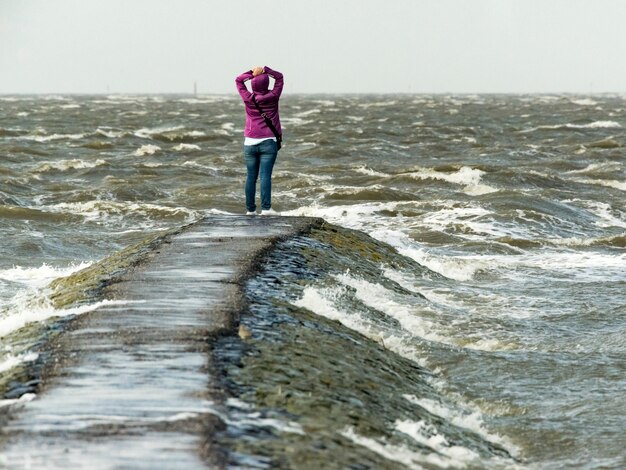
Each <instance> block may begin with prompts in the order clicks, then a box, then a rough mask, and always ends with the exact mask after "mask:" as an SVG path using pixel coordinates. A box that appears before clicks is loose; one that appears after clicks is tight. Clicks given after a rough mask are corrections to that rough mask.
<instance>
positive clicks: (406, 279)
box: [0, 94, 626, 469]
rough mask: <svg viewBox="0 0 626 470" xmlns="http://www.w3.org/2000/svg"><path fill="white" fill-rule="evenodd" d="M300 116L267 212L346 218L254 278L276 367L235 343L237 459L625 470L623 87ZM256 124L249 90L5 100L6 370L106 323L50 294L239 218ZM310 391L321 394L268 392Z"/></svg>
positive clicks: (1, 316)
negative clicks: (92, 321)
mask: <svg viewBox="0 0 626 470" xmlns="http://www.w3.org/2000/svg"><path fill="white" fill-rule="evenodd" d="M281 116H282V124H283V127H284V132H285V140H284V148H283V149H282V150H281V151H280V153H279V157H278V160H277V163H276V166H275V169H274V177H273V208H274V209H276V210H277V211H279V212H280V213H281V214H282V215H285V216H300V215H302V216H313V217H322V218H324V219H325V220H326V221H327V222H329V223H330V224H332V225H331V227H336V228H335V229H326V230H318V231H316V232H314V233H311V234H308V235H303V236H300V237H296V238H295V239H293V240H287V241H284V242H281V243H280V244H279V245H278V246H277V247H276V250H274V252H272V253H270V254H269V255H268V256H267V258H266V259H265V260H264V261H263V263H262V264H261V265H260V266H259V273H258V275H257V276H255V277H253V278H251V279H250V280H249V282H248V284H247V293H248V294H247V295H248V296H249V299H250V309H249V312H247V313H246V314H245V315H242V320H241V321H242V323H243V324H245V325H247V326H248V328H249V329H250V330H251V331H252V332H253V333H254V334H256V335H257V336H258V337H259V338H260V339H259V340H258V341H259V344H258V348H257V349H256V351H257V353H256V354H254V355H250V354H249V350H248V349H246V348H243V347H242V346H241V345H240V344H239V343H238V341H239V340H238V338H237V337H231V338H223V339H221V340H219V342H218V344H217V346H216V356H217V357H218V358H220V359H219V361H218V362H219V363H220V364H222V366H221V367H223V368H224V370H225V371H227V372H228V371H230V372H228V373H229V374H230V375H229V376H230V377H231V379H230V382H229V384H230V385H229V387H230V391H231V394H232V395H234V396H236V397H237V398H232V400H233V401H232V403H231V405H232V406H231V409H232V410H233V416H234V415H235V414H237V413H240V414H241V413H243V414H245V415H246V416H247V418H246V422H247V423H248V427H245V429H244V428H237V429H238V430H231V431H229V433H227V434H228V435H225V436H224V441H223V442H224V445H227V446H229V447H230V448H232V449H236V451H233V455H237V456H239V457H233V459H234V460H233V461H237V462H238V463H237V464H238V465H243V466H245V465H247V464H249V465H250V466H258V467H263V466H264V465H266V466H271V464H270V463H268V462H270V461H271V459H270V460H267V459H266V460H264V459H263V458H260V457H259V458H256V459H255V458H254V457H250V455H257V454H259V452H261V451H259V450H258V449H257V450H256V451H254V452H251V451H250V450H249V449H250V448H254V447H255V446H260V444H259V442H261V441H262V444H263V445H262V446H261V447H263V448H264V449H266V450H267V449H271V450H267V451H268V452H273V454H271V455H272V456H275V457H276V458H279V459H283V460H281V461H283V462H288V463H289V465H287V464H286V465H287V466H294V467H298V463H297V462H298V461H297V460H290V459H295V457H294V456H293V455H291V454H289V452H288V451H287V450H285V447H284V445H278V444H277V445H274V446H272V445H268V439H269V440H271V439H275V440H276V442H283V443H284V439H283V438H284V436H283V435H288V436H291V437H290V438H289V442H290V443H291V445H293V446H295V448H296V449H310V448H311V446H312V445H313V444H312V443H311V442H312V437H311V436H317V437H316V439H318V438H319V442H323V443H324V446H323V447H319V449H318V450H319V452H321V454H319V456H318V457H315V455H312V456H311V457H310V459H311V460H310V461H309V463H310V462H314V461H315V459H316V458H328V459H330V460H332V461H334V462H336V463H337V466H343V465H345V467H348V466H351V465H352V466H353V468H360V467H358V466H355V465H357V464H359V462H360V461H369V462H376V465H375V466H376V467H378V468H422V467H424V468H554V469H556V468H607V469H613V468H614V469H618V468H624V467H626V453H625V451H624V449H625V448H626V393H625V391H626V250H625V248H626V150H625V149H626V136H625V133H624V128H625V127H626V96H624V95H592V96H579V95H558V94H556V95H404V94H402V95H286V96H284V98H283V99H282V101H281ZM243 126H244V112H243V105H242V103H241V101H240V99H239V97H238V96H236V95H235V94H233V95H228V96H226V95H224V96H222V95H215V96H213V95H206V96H204V95H203V96H197V97H190V96H178V95H162V96H161V95H149V96H146V95H111V96H71V95H64V96H56V95H50V96H26V95H21V96H1V97H0V156H1V158H0V239H1V240H2V242H1V243H0V338H4V339H0V341H2V343H0V345H1V347H0V376H1V375H2V374H7V373H10V371H11V370H12V369H13V368H14V367H17V366H19V365H23V364H27V363H29V362H30V361H33V360H34V359H35V358H36V357H37V351H36V348H34V349H32V350H24V349H19V351H18V349H17V348H16V347H15V346H14V345H12V344H11V342H10V341H8V340H7V339H6V338H10V337H11V334H13V333H14V332H15V331H17V330H19V329H20V328H21V327H23V326H24V325H27V324H29V323H32V322H44V321H46V320H47V319H49V318H52V317H56V316H68V315H80V314H81V313H82V312H85V311H88V310H89V309H90V308H91V307H90V306H85V305H83V306H80V307H76V308H74V309H71V310H67V311H58V310H55V309H54V308H53V307H52V306H51V305H50V303H49V302H48V301H47V298H46V295H47V293H48V290H47V288H46V287H47V285H48V284H49V283H50V282H51V281H52V280H54V279H56V278H59V277H62V276H66V275H68V274H70V273H72V272H75V271H77V270H80V269H82V268H84V267H86V266H89V265H90V264H92V263H94V262H96V261H98V260H101V259H103V258H106V257H107V256H110V255H111V254H113V253H115V252H117V251H119V250H121V249H123V248H124V247H126V246H128V245H131V244H133V243H137V242H139V241H141V240H143V239H145V238H146V237H148V236H149V235H151V234H154V233H156V232H158V231H160V230H164V229H170V228H174V227H180V226H182V225H184V224H188V223H191V222H194V221H196V220H199V219H200V218H202V217H205V216H211V215H229V214H243V213H245V206H244V198H243V185H244V180H245V175H246V171H245V165H244V161H243V156H242V143H243V137H242V133H243ZM322 334H323V335H324V336H323V338H322V337H321V336H320V335H322ZM294 338H298V339H297V341H296V340H295V339H294ZM287 339H291V340H293V341H291V340H289V341H287ZM322 343H323V344H324V347H323V348H322V347H321V344H322ZM220 348H221V349H220ZM316 348H317V349H316ZM335 349H336V350H335ZM314 350H315V351H317V353H316V354H314V355H308V356H307V351H309V352H310V351H314ZM222 351H228V354H227V353H223V354H222ZM220 354H221V356H220ZM352 354H353V356H351V355H352ZM342 355H343V356H342ZM235 356H236V361H239V363H240V362H241V361H243V363H245V364H249V365H250V371H251V372H250V373H249V374H248V373H243V372H239V371H235V369H238V366H237V367H235V366H234V365H233V364H234V363H233V362H232V361H233V360H235V359H233V357H235ZM248 356H249V357H248ZM313 356H314V357H313ZM270 357H271V359H270ZM338 357H339V358H342V360H341V361H340V362H341V363H340V364H339V363H337V364H335V362H334V361H336V360H337V358H338ZM229 361H231V362H229ZM246 361H247V362H246ZM254 361H256V362H254ZM259 361H260V362H259ZM299 361H300V362H299ZM329 364H332V367H331V366H330V365H329ZM385 364H386V365H385ZM305 365H306V366H305ZM253 366H254V367H253ZM329 367H330V368H329ZM333 367H334V368H335V369H336V370H337V371H340V372H338V374H339V375H340V376H341V377H342V379H341V383H339V382H338V378H337V376H334V375H332V373H331V372H328V371H330V370H331V369H333ZM386 367H389V370H393V371H395V373H394V374H391V373H389V374H387V375H385V374H383V373H382V372H383V371H385V370H386ZM327 368H329V369H328V370H327ZM335 369H333V370H335ZM243 370H246V369H245V367H244V369H243ZM259 370H261V371H264V373H265V374H266V375H261V376H259V377H256V378H257V379H258V380H253V378H254V377H255V376H254V374H253V372H252V371H257V372H256V373H257V374H258V373H259V372H258V371H259ZM286 370H297V371H298V373H297V374H296V373H295V372H294V373H293V374H291V375H289V374H287V376H289V377H291V378H290V379H285V378H284V377H283V379H284V380H283V379H281V380H282V381H280V380H279V381H278V382H276V381H273V380H274V379H276V380H278V379H277V377H278V376H279V375H281V374H284V373H285V371H286ZM320 371H321V372H320ZM298 374H300V375H298ZM297 375H298V377H299V376H302V377H303V380H304V378H306V379H307V380H309V382H307V385H306V387H309V388H308V395H306V397H305V394H300V395H302V396H300V395H298V394H297V393H295V392H294V398H293V400H292V401H289V403H288V405H289V406H287V404H285V403H276V402H275V401H272V400H270V399H266V398H263V397H266V396H267V394H264V393H262V392H263V390H262V389H263V387H264V386H266V385H267V384H275V383H281V384H282V385H281V386H282V387H285V388H289V386H290V384H291V383H292V382H291V381H293V383H294V384H295V383H296V382H297V381H296V379H295V378H294V377H296V376H297ZM318 375H319V380H317V377H318ZM326 375H327V376H328V377H329V378H327V379H324V377H326ZM267 377H269V378H268V379H267V383H265V384H264V385H259V384H260V383H261V382H264V381H265V380H266V378H267ZM312 377H316V380H315V381H314V382H315V383H314V384H313V385H312V384H311V379H312ZM417 377H419V380H418V379H417ZM319 383H324V384H326V385H325V388H323V389H322V388H319V387H317V384H319ZM359 384H361V385H359ZM363 384H367V386H366V385H363ZM294 387H295V385H294ZM303 387H304V385H303ZM358 387H362V390H366V389H367V390H370V391H369V392H367V393H365V394H360V393H361V391H362V390H361V388H358ZM367 387H370V388H369V389H368V388H367ZM357 388H358V390H357ZM328 390H332V391H333V393H329V392H328ZM357 392H358V393H357ZM364 396H369V397H370V398H367V400H373V401H372V402H371V403H370V402H364V400H366V398H363V397H364ZM298 397H299V398H298ZM307 397H308V398H307ZM311 397H313V398H316V400H317V401H314V402H311V401H307V400H310V398H311ZM10 401H11V400H5V401H4V402H0V404H4V405H5V406H6V405H8V403H9V402H10ZM374 403H376V404H377V405H376V406H374ZM251 409H253V410H257V411H258V413H256V414H255V413H252V412H251V411H250V410H251ZM286 409H288V410H290V411H289V413H290V414H289V416H290V420H291V421H290V423H291V424H284V423H283V425H280V426H279V425H276V422H278V421H279V420H278V419H277V416H278V415H280V416H283V415H282V414H281V413H283V412H284V410H286ZM322 409H323V410H326V411H327V412H320V410H322ZM337 409H341V410H342V411H341V413H338V414H337V416H336V417H333V418H332V419H330V418H329V416H334V415H333V413H334V412H335V411H329V410H337ZM237 410H239V411H237ZM272 410H274V411H272ZM277 410H283V411H280V412H279V411H277ZM310 410H315V412H314V413H312V412H311V411H310ZM244 411H245V413H244ZM272 413H273V414H272ZM285 413H286V412H285ZM350 413H354V414H355V416H356V415H357V414H358V416H360V418H359V419H358V420H356V421H354V420H353V421H346V420H345V419H344V416H351V415H350ZM359 413H360V414H359ZM259 416H260V417H259ZM285 416H286V415H285ZM283 417H284V416H283ZM298 417H300V418H298ZM255 419H257V420H258V423H257V424H258V426H260V427H263V426H266V427H267V426H269V427H270V428H271V430H272V431H271V432H270V433H269V434H270V435H266V436H264V437H259V436H260V434H261V433H259V432H252V431H250V426H252V425H253V424H254V423H253V422H254V420H255ZM285 419H286V418H285ZM298 419H300V420H301V422H300V423H298ZM355 419H356V418H355ZM272 420H273V421H272ZM234 421H236V419H235V417H233V422H234ZM251 422H252V424H250V423H251ZM285 422H286V421H285ZM305 422H306V423H307V425H306V426H304V425H303V423H305ZM268 423H270V424H268ZM272 423H273V424H272ZM355 423H360V424H355ZM235 428H236V426H235ZM233 429H234V428H233ZM257 431H258V430H257ZM281 436H282V437H281ZM294 436H295V437H294ZM320 436H323V437H320ZM259 439H260V440H261V441H259V442H256V443H255V440H259ZM281 439H283V440H281ZM272 442H273V441H272ZM316 442H317V441H316ZM336 442H343V443H344V444H345V445H343V446H341V445H340V446H336V445H335V446H334V447H333V444H332V443H336ZM242 443H244V444H242ZM246 446H248V448H246ZM292 454H293V452H292ZM300 454H301V455H304V451H303V452H301V453H300ZM246 455H248V456H246ZM322 456H325V457H322ZM350 456H352V457H350ZM343 458H345V459H348V460H345V462H344V460H342V459H343ZM349 458H354V461H351V460H349ZM361 458H362V459H363V460H359V459H361ZM237 459H239V460H237ZM330 460H329V461H330ZM339 463H341V465H339ZM303 465H304V464H303ZM345 467H344V468H345Z"/></svg>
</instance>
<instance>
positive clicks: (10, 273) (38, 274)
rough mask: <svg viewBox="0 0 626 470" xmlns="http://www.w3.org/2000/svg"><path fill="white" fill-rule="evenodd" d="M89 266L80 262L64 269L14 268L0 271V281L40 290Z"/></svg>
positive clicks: (41, 267)
mask: <svg viewBox="0 0 626 470" xmlns="http://www.w3.org/2000/svg"><path fill="white" fill-rule="evenodd" d="M90 265H91V263H87V262H82V263H80V264H78V265H72V266H68V267H66V268H55V267H53V266H50V265H49V264H46V263H44V264H42V265H41V266H40V267H38V268H23V267H21V266H14V267H12V268H9V269H4V270H0V279H2V280H6V281H10V282H17V283H20V284H24V285H26V286H28V287H33V288H41V287H44V286H46V285H48V284H49V283H50V281H52V280H53V279H56V278H58V277H65V276H69V275H70V274H72V273H74V272H77V271H80V270H81V269H84V268H86V267H88V266H90Z"/></svg>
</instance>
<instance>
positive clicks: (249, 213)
mask: <svg viewBox="0 0 626 470" xmlns="http://www.w3.org/2000/svg"><path fill="white" fill-rule="evenodd" d="M246 215H256V212H254V211H248V212H246Z"/></svg>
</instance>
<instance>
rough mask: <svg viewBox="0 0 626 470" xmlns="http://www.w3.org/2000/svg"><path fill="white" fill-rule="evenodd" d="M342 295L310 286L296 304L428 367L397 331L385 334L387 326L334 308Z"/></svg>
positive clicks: (329, 289)
mask: <svg viewBox="0 0 626 470" xmlns="http://www.w3.org/2000/svg"><path fill="white" fill-rule="evenodd" d="M340 294H341V289H338V288H321V289H320V288H317V287H313V286H308V287H306V288H305V289H304V291H303V293H302V297H301V298H300V299H298V300H297V301H296V302H294V305H295V306H297V307H302V308H306V309H307V310H309V311H311V312H313V313H315V314H316V315H319V316H322V317H325V318H328V319H330V320H334V321H337V322H339V323H341V324H342V325H343V326H345V327H346V328H349V329H351V330H353V331H355V332H357V333H359V334H361V335H363V336H365V337H366V338H369V339H371V340H373V341H376V342H378V343H380V344H382V345H383V346H384V347H385V348H386V349H388V350H390V351H393V352H395V353H396V354H398V355H400V356H402V357H405V358H407V359H410V360H412V361H413V362H415V363H417V364H419V365H420V366H422V367H427V363H426V361H425V359H424V358H423V357H422V356H421V354H420V353H419V352H418V350H417V349H416V345H415V344H414V343H413V342H412V341H411V340H410V338H409V340H408V341H407V339H406V338H403V337H402V336H401V334H400V335H399V334H398V333H399V332H397V331H385V329H384V327H382V326H378V325H376V324H374V323H373V322H372V321H371V320H369V319H367V318H365V317H364V316H363V315H361V314H360V313H358V312H354V311H351V312H346V311H343V310H340V309H338V308H337V307H335V301H336V299H337V297H338V296H339V295H340Z"/></svg>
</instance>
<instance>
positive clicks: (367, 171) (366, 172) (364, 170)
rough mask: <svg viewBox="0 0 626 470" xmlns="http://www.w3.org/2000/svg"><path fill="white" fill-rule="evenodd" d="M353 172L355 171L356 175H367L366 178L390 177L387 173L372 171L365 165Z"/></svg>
mask: <svg viewBox="0 0 626 470" xmlns="http://www.w3.org/2000/svg"><path fill="white" fill-rule="evenodd" d="M354 171H356V172H357V173H361V174H364V175H368V176H381V177H389V176H390V175H388V174H387V173H381V172H380V171H376V170H372V169H371V168H368V167H367V166H365V165H362V166H360V167H358V168H355V169H354Z"/></svg>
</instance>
